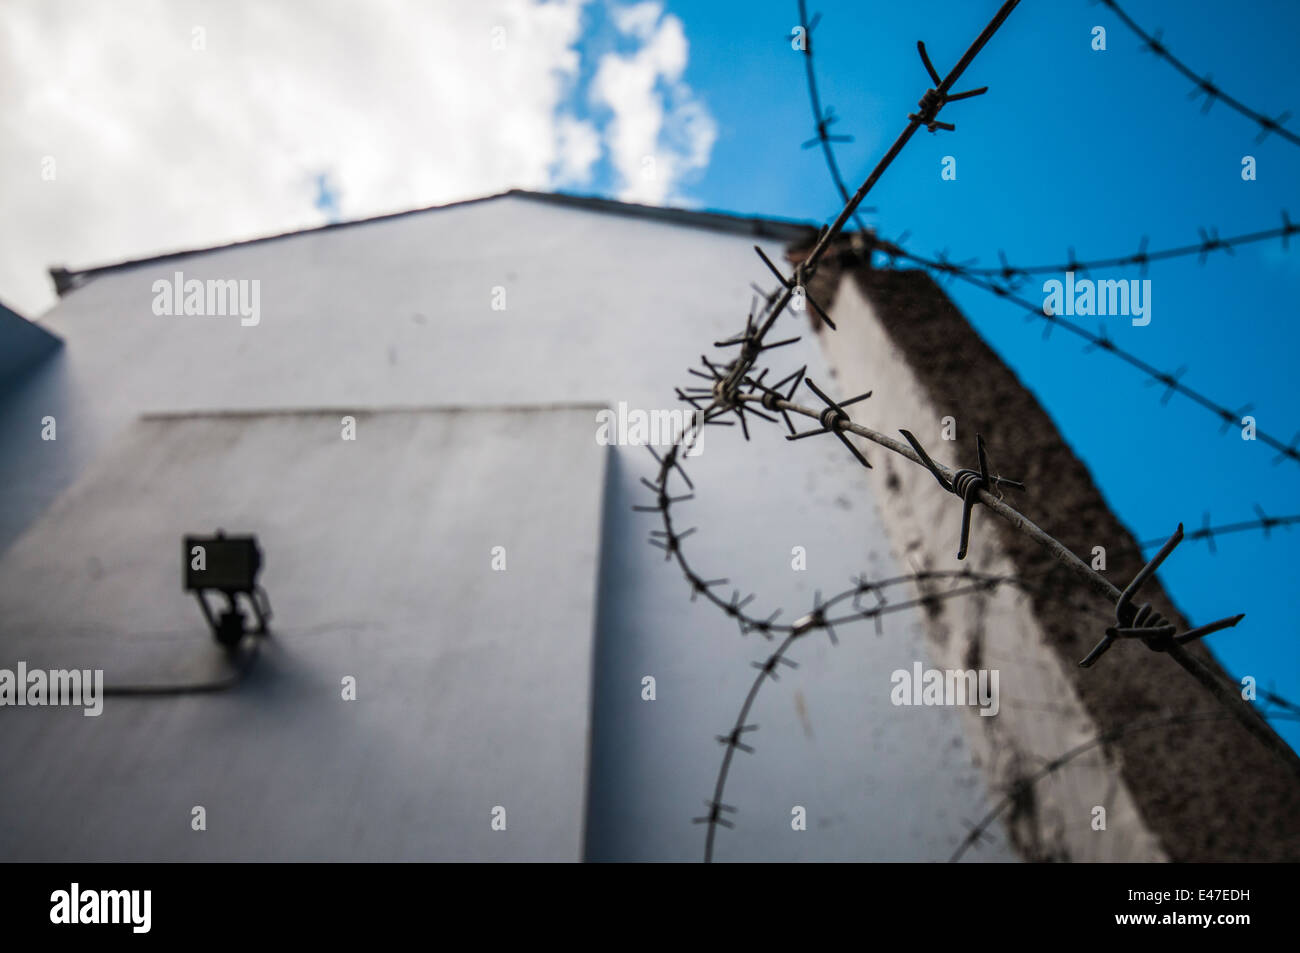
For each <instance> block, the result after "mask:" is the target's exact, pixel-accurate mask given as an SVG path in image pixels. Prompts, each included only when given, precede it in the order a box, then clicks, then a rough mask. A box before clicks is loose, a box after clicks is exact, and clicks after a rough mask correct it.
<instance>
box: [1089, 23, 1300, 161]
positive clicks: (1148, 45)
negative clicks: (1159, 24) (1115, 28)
mask: <svg viewBox="0 0 1300 953" xmlns="http://www.w3.org/2000/svg"><path fill="white" fill-rule="evenodd" d="M1095 2H1099V3H1101V4H1102V5H1103V6H1105V7H1107V8H1108V9H1109V10H1110V11H1111V12H1112V13H1114V14H1115V16H1117V17H1119V19H1120V22H1121V23H1123V24H1124V25H1125V26H1126V27H1128V28H1129V29H1130V30H1131V31H1133V33H1135V34H1136V35H1137V36H1138V38H1139V39H1141V40H1142V47H1141V49H1142V51H1143V52H1146V53H1153V54H1155V56H1156V57H1157V58H1158V59H1162V60H1164V61H1165V62H1166V63H1168V64H1169V65H1170V66H1172V67H1173V68H1174V69H1176V70H1177V71H1178V72H1179V73H1181V74H1182V75H1183V76H1185V77H1186V78H1187V79H1189V80H1191V81H1192V82H1193V83H1194V84H1195V88H1194V89H1193V90H1192V91H1191V92H1190V93H1189V94H1188V96H1187V98H1188V99H1195V98H1197V97H1198V96H1204V97H1205V103H1204V105H1202V107H1201V113H1202V115H1204V114H1205V113H1207V112H1209V111H1210V107H1211V106H1213V105H1214V103H1215V101H1216V100H1221V101H1222V102H1223V103H1224V105H1226V106H1228V107H1229V108H1230V109H1232V110H1234V111H1236V112H1238V113H1240V114H1241V115H1243V116H1245V117H1246V118H1247V119H1249V120H1251V121H1252V122H1253V123H1255V124H1256V125H1257V126H1259V134H1258V135H1257V136H1256V137H1255V142H1256V143H1261V142H1263V141H1264V140H1265V139H1267V138H1268V137H1269V135H1270V134H1272V133H1277V134H1278V135H1279V136H1281V137H1282V138H1283V139H1285V140H1286V141H1287V142H1289V143H1291V144H1292V145H1293V146H1300V136H1297V135H1296V134H1295V133H1293V132H1291V131H1290V130H1288V129H1285V128H1283V126H1282V123H1284V122H1286V120H1287V119H1289V118H1290V116H1291V113H1290V112H1289V111H1288V112H1284V113H1282V114H1280V115H1279V116H1278V117H1277V118H1276V119H1272V118H1270V117H1268V116H1266V115H1264V114H1263V113H1262V112H1260V111H1259V110H1256V109H1251V108H1250V107H1249V106H1247V105H1246V104H1245V103H1243V102H1242V101H1241V100H1239V99H1237V98H1236V97H1235V96H1232V95H1230V94H1229V93H1227V92H1225V91H1224V89H1223V88H1222V87H1221V86H1219V85H1218V84H1217V83H1215V82H1214V79H1213V77H1211V76H1210V74H1209V73H1206V74H1205V75H1203V76H1202V75H1201V74H1199V73H1197V72H1196V71H1194V70H1193V69H1192V68H1191V67H1190V66H1188V65H1187V64H1186V63H1184V62H1183V61H1182V60H1180V59H1179V58H1178V57H1176V56H1174V54H1173V53H1171V52H1170V50H1169V47H1168V46H1167V45H1166V44H1165V42H1164V31H1163V30H1156V32H1155V33H1154V34H1151V33H1148V32H1147V31H1146V30H1144V29H1142V27H1140V26H1139V25H1138V24H1137V23H1136V21H1134V19H1133V18H1132V17H1130V16H1129V15H1128V14H1127V13H1126V12H1124V9H1123V8H1122V7H1121V6H1120V5H1119V4H1118V3H1117V2H1116V0H1095Z"/></svg>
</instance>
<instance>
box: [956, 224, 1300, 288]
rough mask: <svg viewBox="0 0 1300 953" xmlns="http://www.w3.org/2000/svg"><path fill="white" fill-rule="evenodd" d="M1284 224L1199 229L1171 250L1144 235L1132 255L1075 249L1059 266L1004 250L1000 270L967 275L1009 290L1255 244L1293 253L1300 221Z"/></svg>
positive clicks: (971, 271)
mask: <svg viewBox="0 0 1300 953" xmlns="http://www.w3.org/2000/svg"><path fill="white" fill-rule="evenodd" d="M1281 215H1282V224H1281V225H1279V226H1278V227H1277V228H1266V229H1262V230H1260V231H1255V232H1245V233H1243V234H1241V235H1229V236H1228V237H1227V238H1223V237H1220V235H1219V230H1218V228H1216V227H1214V226H1213V225H1211V226H1208V227H1205V228H1201V229H1198V231H1199V232H1200V236H1201V237H1200V240H1199V241H1196V242H1193V243H1191V244H1188V245H1175V246H1173V247H1171V248H1161V249H1157V250H1156V251H1148V250H1147V242H1148V238H1147V236H1146V235H1143V236H1142V240H1141V241H1140V242H1139V243H1138V250H1137V251H1136V252H1133V253H1132V254H1131V255H1114V256H1111V257H1109V258H1090V259H1086V260H1080V259H1079V258H1078V257H1077V256H1076V255H1075V253H1074V249H1073V248H1070V249H1067V252H1068V254H1069V258H1067V259H1066V260H1065V261H1063V262H1061V263H1060V264H1057V265H1013V264H1011V263H1010V262H1008V261H1007V257H1006V254H1005V253H1004V252H1002V251H1001V250H999V251H998V260H999V261H1000V262H1001V264H1000V265H998V267H996V268H992V267H989V268H978V267H970V268H966V269H964V270H965V271H966V273H967V274H970V275H978V276H980V277H982V278H1001V279H1003V280H1004V281H1006V282H1008V285H1007V286H1008V287H1011V288H1012V289H1015V288H1017V287H1019V286H1020V285H1019V282H1023V281H1024V279H1025V278H1028V277H1029V276H1030V275H1048V274H1060V273H1062V272H1066V271H1079V272H1089V271H1093V270H1095V269H1098V268H1129V267H1137V268H1140V269H1141V271H1142V274H1143V275H1145V274H1146V272H1147V266H1148V265H1150V264H1151V263H1152V262H1154V261H1168V260H1170V259H1173V258H1190V257H1191V256H1193V255H1195V256H1197V258H1198V259H1199V263H1200V264H1202V265H1203V264H1205V262H1206V260H1207V259H1208V258H1209V256H1210V255H1212V254H1213V253H1214V252H1216V251H1221V252H1224V253H1225V254H1228V255H1231V254H1233V251H1232V250H1233V249H1234V248H1240V247H1241V246H1243V245H1253V244H1255V243H1257V242H1267V241H1273V240H1274V239H1279V240H1280V241H1281V242H1282V250H1283V251H1289V250H1290V248H1291V241H1290V239H1291V236H1292V235H1295V234H1297V233H1300V222H1293V221H1291V216H1290V215H1289V214H1288V213H1287V211H1286V209H1283V210H1282V212H1281Z"/></svg>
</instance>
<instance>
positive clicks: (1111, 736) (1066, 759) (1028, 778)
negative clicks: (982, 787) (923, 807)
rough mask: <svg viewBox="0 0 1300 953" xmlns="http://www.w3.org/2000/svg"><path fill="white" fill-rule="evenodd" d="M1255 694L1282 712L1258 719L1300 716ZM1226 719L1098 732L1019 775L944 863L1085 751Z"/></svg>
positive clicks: (1154, 722)
mask: <svg viewBox="0 0 1300 953" xmlns="http://www.w3.org/2000/svg"><path fill="white" fill-rule="evenodd" d="M1259 694H1260V696H1261V697H1264V698H1266V700H1268V701H1269V702H1270V703H1272V704H1274V705H1276V706H1277V707H1279V708H1282V709H1284V711H1282V712H1261V715H1262V716H1264V717H1270V718H1279V719H1282V720H1287V721H1291V720H1295V719H1296V717H1297V716H1300V706H1297V705H1295V704H1294V703H1292V702H1290V701H1287V700H1286V699H1285V698H1282V697H1281V696H1280V695H1275V694H1273V693H1272V692H1260V693H1259ZM1004 704H1010V702H1005V703H1004ZM1228 717H1229V713H1228V712H1226V711H1223V710H1221V709H1220V710H1214V711H1204V712H1193V713H1189V714H1179V715H1168V716H1164V717H1158V718H1150V719H1142V720H1139V721H1131V722H1128V723H1126V724H1123V725H1119V726H1117V727H1115V728H1111V729H1109V730H1107V731H1103V732H1099V733H1098V734H1097V735H1096V736H1095V737H1093V738H1091V739H1089V740H1088V741H1085V742H1082V743H1081V744H1078V745H1075V746H1074V747H1073V748H1070V749H1068V750H1066V751H1064V752H1062V753H1061V754H1059V755H1057V756H1056V757H1054V758H1052V759H1051V760H1049V761H1047V762H1045V763H1044V764H1043V766H1042V767H1041V768H1039V769H1038V770H1037V771H1033V772H1031V773H1029V774H1026V775H1022V776H1020V777H1019V778H1017V779H1015V780H1014V781H1013V782H1011V784H1009V785H1007V788H1006V791H1005V793H1004V794H1003V796H1002V797H1001V798H1000V799H999V800H998V801H997V803H996V804H994V805H993V807H992V808H990V809H989V810H988V812H987V813H985V814H984V816H983V817H981V818H980V819H979V820H978V821H977V822H975V823H974V824H972V825H971V826H970V829H969V830H968V831H967V833H966V836H965V837H964V838H963V839H962V841H961V843H960V844H958V845H957V849H956V850H955V851H954V852H953V854H952V856H951V857H949V858H948V862H949V863H951V864H955V863H957V862H958V861H959V860H961V858H962V857H963V856H964V855H965V853H966V851H967V850H969V849H970V848H971V847H973V846H975V845H976V844H977V843H978V842H979V841H980V840H981V839H983V838H984V837H985V836H986V835H987V833H988V830H989V828H991V827H992V826H993V824H994V823H995V822H996V821H997V819H998V818H999V817H1001V816H1002V813H1003V812H1004V811H1006V809H1007V808H1009V807H1011V806H1012V805H1014V804H1016V803H1018V802H1020V801H1022V800H1023V799H1024V798H1025V796H1026V794H1027V793H1029V792H1031V791H1032V790H1033V788H1034V787H1035V786H1036V785H1037V784H1038V783H1039V782H1040V781H1042V780H1044V779H1045V778H1048V777H1051V776H1052V775H1054V774H1056V773H1057V772H1058V771H1060V770H1061V769H1062V768H1064V767H1065V766H1066V765H1068V764H1069V763H1070V762H1072V761H1074V760H1075V759H1076V758H1078V757H1080V756H1081V755H1085V754H1087V753H1088V752H1089V751H1094V750H1096V749H1097V748H1102V747H1104V746H1106V745H1108V744H1113V743H1114V742H1116V741H1118V740H1120V739H1121V738H1124V737H1127V736H1129V735H1134V734H1138V733H1140V732H1143V731H1149V730H1151V729H1153V728H1169V727H1173V726H1177V725H1187V724H1193V723H1196V722H1204V721H1222V720H1224V719H1226V718H1228Z"/></svg>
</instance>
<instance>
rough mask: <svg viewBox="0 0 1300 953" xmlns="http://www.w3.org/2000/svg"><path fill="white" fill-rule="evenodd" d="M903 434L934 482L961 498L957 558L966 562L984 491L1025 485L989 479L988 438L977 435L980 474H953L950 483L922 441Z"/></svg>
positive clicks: (965, 470) (908, 434) (990, 477)
mask: <svg viewBox="0 0 1300 953" xmlns="http://www.w3.org/2000/svg"><path fill="white" fill-rule="evenodd" d="M899 433H901V434H902V435H903V436H904V437H906V438H907V442H908V443H910V444H911V445H912V449H913V450H915V451H916V455H917V456H918V457H920V458H921V462H922V463H923V464H924V465H925V467H926V469H928V470H929V471H930V472H931V473H933V474H934V478H935V479H936V480H938V481H939V485H940V486H941V487H943V488H944V489H945V490H947V491H948V492H949V493H952V494H953V495H954V496H959V497H961V499H962V511H961V545H960V546H959V548H958V549H957V558H958V559H965V558H966V550H967V548H968V546H969V543H970V519H971V511H972V510H974V508H975V504H976V503H978V502H979V501H980V499H979V493H980V490H989V491H990V492H992V491H993V490H996V489H1000V488H1001V487H1004V486H1007V487H1010V488H1011V489H1013V490H1023V489H1024V488H1025V485H1024V484H1023V483H1020V482H1018V481H1016V480H1008V479H1007V478H1006V477H1001V476H990V475H989V461H988V455H987V454H986V453H985V452H984V438H983V437H982V436H980V435H979V434H976V435H975V449H976V450H977V451H978V453H979V461H980V468H979V469H978V470H971V469H961V470H958V471H957V472H956V473H954V474H953V477H952V479H951V480H949V479H948V478H947V477H946V476H944V475H943V472H942V471H941V470H940V469H939V468H938V467H937V466H935V463H934V461H933V460H931V459H930V455H929V454H928V453H926V452H925V448H924V447H922V446H921V443H920V441H919V440H917V439H916V437H914V436H913V435H912V433H911V431H908V430H900V431H899Z"/></svg>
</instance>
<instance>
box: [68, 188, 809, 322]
mask: <svg viewBox="0 0 1300 953" xmlns="http://www.w3.org/2000/svg"><path fill="white" fill-rule="evenodd" d="M510 197H514V198H526V199H531V200H533V201H537V202H545V203H548V204H552V205H562V206H566V207H569V208H578V209H584V210H587V211H593V212H603V213H606V214H612V215H623V216H627V217H631V218H641V219H645V220H648V221H658V222H666V223H670V224H676V225H686V226H689V227H693V228H705V229H710V230H712V231H725V232H731V233H733V234H740V235H752V236H755V237H758V238H774V239H780V240H782V241H798V240H799V239H801V238H806V237H807V236H808V235H810V234H813V233H815V232H816V230H817V228H818V226H817V225H815V224H813V223H811V222H799V221H795V220H793V219H783V218H772V217H766V216H745V215H737V214H734V213H731V212H720V211H715V210H712V209H686V208H675V207H665V206H657V205H638V204H636V203H633V202H620V201H617V200H616V199H607V198H602V197H600V196H595V195H574V194H570V193H566V192H536V191H532V190H529V189H508V190H506V191H504V192H495V193H493V194H491V195H483V196H479V197H477V198H472V199H461V200H459V201H456V202H447V203H445V204H443V205H428V206H424V207H422V208H416V209H407V210H405V211H401V212H386V213H384V214H382V215H372V216H369V217H367V218H358V219H352V220H350V221H346V222H331V223H329V224H326V225H318V226H315V227H313V228H301V229H296V230H294V231H290V232H279V233H277V234H274V235H263V236H259V237H257V238H248V239H243V240H241V241H236V242H227V243H226V244H223V245H209V246H206V247H203V248H188V249H183V250H180V251H173V252H164V253H162V254H158V255H146V256H144V257H141V258H130V259H127V260H125V261H120V262H114V263H111V264H106V265H96V266H92V267H89V268H76V269H70V268H65V267H63V266H58V265H56V266H51V267H50V269H49V274H50V279H51V280H52V281H53V282H54V290H55V291H56V292H57V293H58V295H59V297H60V298H62V297H63V296H64V295H65V294H67V293H68V292H70V291H73V290H75V289H77V288H80V287H81V286H82V285H84V284H86V282H88V281H90V280H91V279H92V278H95V277H98V276H99V275H103V274H109V273H112V272H115V271H124V270H126V269H128V268H137V267H140V266H142V265H151V264H157V263H159V262H165V261H174V260H178V259H182V258H188V257H191V256H193V255H202V254H206V253H208V252H214V251H225V250H226V249H228V248H243V247H245V246H248V245H258V244H262V243H264V242H273V241H279V240H281V239H285V238H293V237H295V236H298V235H311V234H315V233H318V232H327V231H333V230H335V229H343V228H351V227H353V226H356V225H370V224H373V223H375V222H386V221H390V220H392V219H398V218H405V217H407V216H410V215H420V214H423V213H425V212H438V211H442V210H444V209H452V208H460V207H462V206H465V205H476V204H479V203H482V202H491V201H494V200H496V199H501V198H510Z"/></svg>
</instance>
